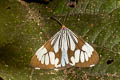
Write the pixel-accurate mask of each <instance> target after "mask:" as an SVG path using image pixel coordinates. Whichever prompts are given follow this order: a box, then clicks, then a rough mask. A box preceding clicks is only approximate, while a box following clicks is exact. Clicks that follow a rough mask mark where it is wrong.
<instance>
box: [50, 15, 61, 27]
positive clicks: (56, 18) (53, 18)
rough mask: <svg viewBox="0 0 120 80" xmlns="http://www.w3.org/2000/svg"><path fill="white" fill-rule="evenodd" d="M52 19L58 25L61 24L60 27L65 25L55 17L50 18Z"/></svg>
mask: <svg viewBox="0 0 120 80" xmlns="http://www.w3.org/2000/svg"><path fill="white" fill-rule="evenodd" d="M50 18H51V19H53V20H55V21H56V22H57V23H58V24H60V26H62V25H63V24H62V23H61V22H60V20H58V19H57V18H55V17H50Z"/></svg>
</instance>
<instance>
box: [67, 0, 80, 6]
mask: <svg viewBox="0 0 120 80" xmlns="http://www.w3.org/2000/svg"><path fill="white" fill-rule="evenodd" d="M77 4H78V0H70V1H69V2H68V4H67V5H68V6H69V7H71V8H76V7H77Z"/></svg>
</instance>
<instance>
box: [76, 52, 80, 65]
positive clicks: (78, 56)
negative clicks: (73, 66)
mask: <svg viewBox="0 0 120 80" xmlns="http://www.w3.org/2000/svg"><path fill="white" fill-rule="evenodd" d="M79 59H80V50H76V51H75V63H78V62H79Z"/></svg>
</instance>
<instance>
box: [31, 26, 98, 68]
mask: <svg viewBox="0 0 120 80" xmlns="http://www.w3.org/2000/svg"><path fill="white" fill-rule="evenodd" d="M98 62H99V55H98V53H97V52H96V50H95V49H94V48H93V47H92V46H91V45H89V44H88V43H87V42H85V41H84V40H83V39H82V38H81V37H80V36H78V35H76V34H75V33H73V32H72V31H71V30H70V29H68V28H67V27H66V26H65V25H62V28H61V29H60V31H58V32H57V33H56V34H55V35H54V36H53V37H52V38H51V39H49V40H48V41H47V42H46V43H45V44H44V45H43V46H42V47H41V48H39V49H38V50H37V51H36V53H35V55H34V56H33V57H32V59H31V62H30V64H31V65H32V67H34V68H35V69H60V68H66V67H72V66H75V67H93V66H95V65H96V64H97V63H98Z"/></svg>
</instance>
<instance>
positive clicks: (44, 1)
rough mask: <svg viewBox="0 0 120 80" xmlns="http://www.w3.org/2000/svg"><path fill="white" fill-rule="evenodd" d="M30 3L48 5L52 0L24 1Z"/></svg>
mask: <svg viewBox="0 0 120 80" xmlns="http://www.w3.org/2000/svg"><path fill="white" fill-rule="evenodd" d="M24 1H26V2H28V3H31V2H35V3H41V4H48V3H49V2H50V1H52V0H24Z"/></svg>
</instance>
